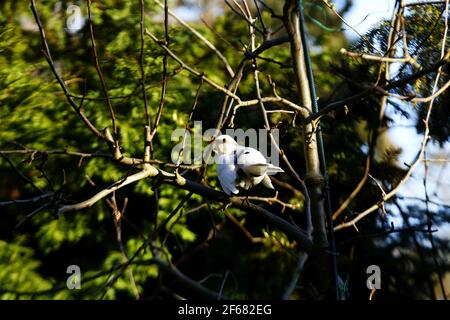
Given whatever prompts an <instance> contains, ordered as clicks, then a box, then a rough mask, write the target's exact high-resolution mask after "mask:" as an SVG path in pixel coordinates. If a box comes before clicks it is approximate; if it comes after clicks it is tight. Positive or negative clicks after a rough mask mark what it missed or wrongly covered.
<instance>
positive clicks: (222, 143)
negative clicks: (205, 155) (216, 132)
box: [210, 134, 238, 154]
mask: <svg viewBox="0 0 450 320" xmlns="http://www.w3.org/2000/svg"><path fill="white" fill-rule="evenodd" d="M210 144H211V145H212V148H213V150H214V151H215V152H217V153H219V154H228V153H231V152H234V151H235V150H236V149H237V146H238V144H237V142H236V141H235V140H234V139H233V138H232V137H230V136H229V135H226V134H222V135H220V136H217V137H215V138H214V139H213V140H211V142H210Z"/></svg>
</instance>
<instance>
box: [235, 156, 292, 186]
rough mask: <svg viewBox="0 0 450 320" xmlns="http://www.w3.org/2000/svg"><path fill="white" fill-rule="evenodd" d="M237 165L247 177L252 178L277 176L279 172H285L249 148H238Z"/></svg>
mask: <svg viewBox="0 0 450 320" xmlns="http://www.w3.org/2000/svg"><path fill="white" fill-rule="evenodd" d="M237 165H238V167H239V168H240V169H241V170H242V171H244V173H245V174H246V175H248V176H252V177H259V176H263V175H265V174H266V173H267V174H275V173H277V172H284V170H283V169H281V168H280V167H276V166H274V165H272V164H270V163H268V162H267V160H266V158H265V157H264V156H263V154H262V153H261V152H259V151H258V150H256V149H253V148H248V147H240V148H238V150H237ZM258 183H259V182H258Z"/></svg>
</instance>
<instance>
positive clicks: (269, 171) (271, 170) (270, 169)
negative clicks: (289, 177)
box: [266, 165, 284, 175]
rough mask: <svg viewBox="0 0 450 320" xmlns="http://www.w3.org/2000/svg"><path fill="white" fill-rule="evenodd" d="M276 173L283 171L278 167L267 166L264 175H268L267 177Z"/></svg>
mask: <svg viewBox="0 0 450 320" xmlns="http://www.w3.org/2000/svg"><path fill="white" fill-rule="evenodd" d="M278 172H284V170H283V169H281V168H280V167H277V166H274V165H269V166H268V167H267V171H266V173H267V174H269V175H272V174H276V173H278Z"/></svg>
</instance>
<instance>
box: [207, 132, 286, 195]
mask: <svg viewBox="0 0 450 320" xmlns="http://www.w3.org/2000/svg"><path fill="white" fill-rule="evenodd" d="M211 144H212V149H213V150H214V151H215V152H216V159H215V160H216V168H217V169H216V173H217V177H218V178H219V182H220V185H221V186H222V189H223V191H224V192H225V193H226V194H228V195H230V194H232V193H233V194H237V193H239V189H238V188H241V189H244V190H248V189H250V188H252V187H254V186H256V185H257V184H260V183H262V185H263V186H265V187H266V188H270V189H275V188H274V187H273V185H272V182H271V181H270V178H269V175H273V174H276V173H278V172H284V170H283V169H281V168H280V167H276V166H274V165H272V164H270V163H268V162H267V160H266V158H265V157H264V156H263V154H262V153H261V152H259V151H258V150H256V149H254V148H250V147H244V146H240V145H239V144H238V143H237V142H236V141H234V139H233V138H232V137H230V136H228V135H220V136H218V137H216V138H215V139H214V140H213V141H212V142H211Z"/></svg>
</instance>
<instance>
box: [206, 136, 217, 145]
mask: <svg viewBox="0 0 450 320" xmlns="http://www.w3.org/2000/svg"><path fill="white" fill-rule="evenodd" d="M214 141H216V138H214V137H213V138H212V139H211V141H210V142H208V144H212V143H213V142H214Z"/></svg>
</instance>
